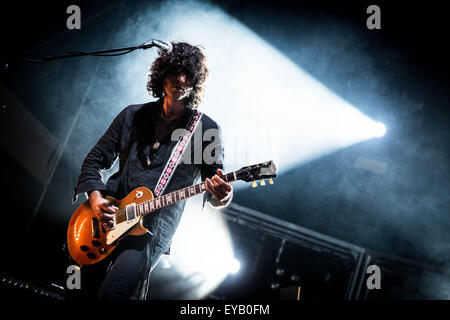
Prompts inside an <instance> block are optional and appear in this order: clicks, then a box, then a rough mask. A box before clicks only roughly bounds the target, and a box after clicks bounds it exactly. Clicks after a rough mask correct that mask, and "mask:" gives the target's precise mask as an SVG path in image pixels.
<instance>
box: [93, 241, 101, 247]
mask: <svg viewBox="0 0 450 320" xmlns="http://www.w3.org/2000/svg"><path fill="white" fill-rule="evenodd" d="M92 245H93V246H94V247H100V246H101V243H100V241H97V240H92Z"/></svg>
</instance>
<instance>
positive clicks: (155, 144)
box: [153, 141, 159, 150]
mask: <svg viewBox="0 0 450 320" xmlns="http://www.w3.org/2000/svg"><path fill="white" fill-rule="evenodd" d="M158 148H159V142H158V141H156V142H155V143H154V144H153V150H156V149H158Z"/></svg>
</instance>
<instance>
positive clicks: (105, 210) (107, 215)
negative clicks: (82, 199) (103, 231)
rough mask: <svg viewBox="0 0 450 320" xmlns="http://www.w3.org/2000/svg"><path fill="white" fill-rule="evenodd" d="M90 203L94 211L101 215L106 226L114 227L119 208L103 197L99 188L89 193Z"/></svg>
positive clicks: (101, 219)
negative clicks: (115, 215)
mask: <svg viewBox="0 0 450 320" xmlns="http://www.w3.org/2000/svg"><path fill="white" fill-rule="evenodd" d="M89 204H90V205H91V208H92V210H94V213H95V214H96V215H97V216H98V217H100V221H101V223H103V225H104V226H106V227H109V228H112V227H113V226H114V213H115V212H116V211H117V210H119V208H117V207H116V206H115V205H114V204H113V203H112V202H111V201H109V200H107V199H105V198H103V196H102V194H101V192H100V191H98V190H94V191H92V192H91V193H90V194H89Z"/></svg>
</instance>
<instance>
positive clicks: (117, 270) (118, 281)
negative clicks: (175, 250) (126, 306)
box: [98, 233, 163, 300]
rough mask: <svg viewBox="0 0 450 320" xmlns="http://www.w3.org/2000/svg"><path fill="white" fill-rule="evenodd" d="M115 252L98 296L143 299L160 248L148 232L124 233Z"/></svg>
mask: <svg viewBox="0 0 450 320" xmlns="http://www.w3.org/2000/svg"><path fill="white" fill-rule="evenodd" d="M115 250H117V251H118V252H117V253H116V255H115V258H114V260H113V261H112V264H111V265H110V267H108V271H107V275H106V277H105V279H104V280H103V283H102V285H101V287H100V290H99V294H98V298H99V299H104V300H132V299H146V296H147V291H148V278H149V276H150V272H151V271H152V270H153V268H154V267H155V266H156V264H157V263H158V261H159V258H160V257H161V255H162V253H163V250H162V249H161V248H159V247H157V246H155V239H154V237H153V236H152V235H151V234H150V233H147V234H145V235H142V236H127V237H125V238H124V239H122V240H121V241H120V243H119V245H118V246H117V248H116V249H115Z"/></svg>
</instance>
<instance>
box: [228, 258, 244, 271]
mask: <svg viewBox="0 0 450 320" xmlns="http://www.w3.org/2000/svg"><path fill="white" fill-rule="evenodd" d="M240 268H241V263H240V262H239V260H237V259H236V258H233V260H231V261H230V264H229V266H228V271H229V273H231V274H236V273H237V272H238V271H239V269H240Z"/></svg>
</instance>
